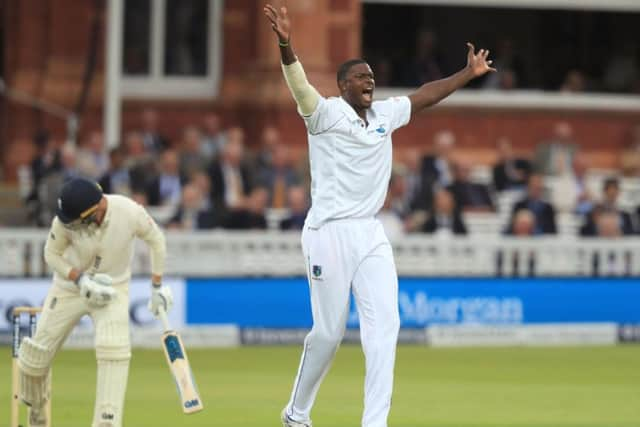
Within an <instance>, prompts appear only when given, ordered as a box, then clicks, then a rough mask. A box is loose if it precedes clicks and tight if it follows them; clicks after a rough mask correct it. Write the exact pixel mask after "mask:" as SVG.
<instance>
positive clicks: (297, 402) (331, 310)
mask: <svg viewBox="0 0 640 427" xmlns="http://www.w3.org/2000/svg"><path fill="white" fill-rule="evenodd" d="M264 13H265V15H266V17H267V19H268V20H269V23H270V24H271V26H272V28H273V31H274V32H275V33H276V36H277V39H278V44H279V48H280V56H281V58H282V71H283V73H284V77H285V80H286V83H287V85H288V86H289V89H290V91H291V93H292V95H293V98H294V99H295V101H296V103H297V105H298V112H299V113H300V115H301V116H302V118H303V120H304V123H305V125H306V128H307V139H308V141H309V162H310V168H311V201H312V203H311V209H310V210H309V213H308V214H307V218H306V221H305V225H304V229H303V231H302V251H303V254H304V259H305V262H306V267H307V275H308V279H309V288H310V293H311V311H312V316H313V327H312V329H311V332H310V333H309V334H308V335H307V337H306V338H305V341H304V349H303V351H302V357H301V360H300V365H299V368H298V374H297V376H296V379H295V382H294V385H293V390H292V392H291V397H290V399H289V402H288V403H287V405H286V407H285V408H284V410H283V412H282V415H281V417H282V423H283V425H284V426H285V427H310V426H311V408H312V407H313V404H314V401H315V399H316V395H317V393H318V389H319V388H320V384H321V382H322V379H323V378H324V376H325V375H326V374H327V372H328V371H329V367H330V365H331V361H332V360H333V357H334V355H335V353H336V351H337V349H338V346H339V344H340V341H341V340H342V337H343V335H344V331H345V327H346V322H347V317H348V314H349V298H350V294H351V293H353V296H354V298H355V302H356V305H357V309H358V316H359V319H360V336H361V341H362V347H363V350H364V355H365V366H366V376H365V380H364V386H365V391H364V414H363V416H362V426H363V427H386V426H387V417H388V415H389V410H390V408H391V393H392V389H393V368H394V363H395V353H396V342H397V338H398V330H399V328H400V316H399V312H398V277H397V273H396V268H395V263H394V260H393V253H392V250H391V245H390V244H389V241H388V239H387V236H386V235H385V233H384V230H383V228H382V224H381V223H380V221H378V220H377V219H376V214H377V213H378V212H379V211H380V208H381V207H382V205H383V203H384V199H385V196H386V194H387V188H388V186H389V179H390V176H391V161H392V143H391V134H392V133H393V132H394V131H395V130H396V129H398V128H400V127H402V126H404V125H406V124H407V123H409V120H410V118H411V116H412V115H413V114H416V113H418V112H419V111H421V110H423V109H425V108H427V107H429V106H432V105H434V104H437V103H438V102H440V101H441V100H442V99H444V98H446V97H447V96H449V95H450V94H451V93H453V92H454V91H455V90H457V89H459V88H461V87H463V86H464V85H466V84H467V83H468V82H469V81H470V80H472V79H474V78H476V77H479V76H481V75H483V74H485V73H487V72H489V71H495V70H494V69H493V68H491V61H490V60H488V59H487V58H488V55H489V51H487V50H480V51H479V52H478V53H477V54H476V52H475V49H474V47H473V45H471V44H468V52H467V65H466V67H465V68H463V69H462V70H460V71H459V72H457V73H456V74H453V75H452V76H450V77H448V78H445V79H442V80H437V81H434V82H430V83H426V84H424V85H422V86H421V87H420V88H418V89H417V90H416V91H415V92H414V93H412V94H410V95H409V96H399V97H394V98H390V99H386V100H383V101H374V100H373V91H374V89H375V81H374V76H373V71H371V68H370V67H369V64H367V63H366V62H365V61H364V60H362V59H355V60H350V61H347V62H345V63H344V64H342V65H341V66H340V67H339V68H338V72H337V83H338V89H339V90H340V96H339V97H331V98H324V97H322V96H321V95H320V94H319V93H318V92H317V91H316V89H315V88H314V87H313V86H311V85H310V84H309V82H308V81H307V78H306V75H305V72H304V69H303V68H302V65H301V64H300V62H299V61H298V58H297V57H296V56H295V54H294V52H293V49H292V47H291V38H290V34H291V33H290V30H291V22H290V19H289V17H288V15H287V10H286V8H284V7H283V8H280V9H276V8H275V7H273V6H271V5H266V6H265V8H264Z"/></svg>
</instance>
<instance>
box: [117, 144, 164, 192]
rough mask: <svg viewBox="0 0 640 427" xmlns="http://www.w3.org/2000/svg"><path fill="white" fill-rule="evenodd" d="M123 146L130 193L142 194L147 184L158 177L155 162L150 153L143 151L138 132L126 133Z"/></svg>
mask: <svg viewBox="0 0 640 427" xmlns="http://www.w3.org/2000/svg"><path fill="white" fill-rule="evenodd" d="M124 146H125V150H126V157H125V158H126V160H125V164H124V167H125V168H127V169H128V170H129V174H130V176H131V181H130V182H131V191H133V192H134V193H144V192H146V191H147V187H148V186H149V183H150V182H151V181H153V180H154V179H155V178H156V177H157V176H158V170H157V168H156V163H157V161H156V159H155V157H154V155H153V154H152V153H150V152H147V151H146V150H145V147H144V140H143V138H142V134H141V133H139V132H129V133H127V134H126V136H125V140H124Z"/></svg>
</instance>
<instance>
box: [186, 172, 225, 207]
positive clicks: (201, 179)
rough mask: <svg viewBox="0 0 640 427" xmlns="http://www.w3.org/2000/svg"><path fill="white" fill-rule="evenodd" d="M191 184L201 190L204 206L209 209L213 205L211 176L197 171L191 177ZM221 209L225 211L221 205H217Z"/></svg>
mask: <svg viewBox="0 0 640 427" xmlns="http://www.w3.org/2000/svg"><path fill="white" fill-rule="evenodd" d="M189 184H193V185H195V186H196V187H198V189H199V190H200V193H201V194H202V195H203V200H204V207H205V208H206V209H209V208H211V207H212V206H213V203H212V202H211V197H210V195H211V178H209V175H208V174H207V173H206V172H196V173H195V174H193V175H191V176H190V177H189ZM217 208H218V210H219V211H221V212H222V211H223V209H222V207H221V206H218V207H217Z"/></svg>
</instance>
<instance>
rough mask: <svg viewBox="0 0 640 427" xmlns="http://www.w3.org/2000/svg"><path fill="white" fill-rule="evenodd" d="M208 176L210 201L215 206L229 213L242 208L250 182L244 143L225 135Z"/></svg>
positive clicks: (238, 138)
mask: <svg viewBox="0 0 640 427" xmlns="http://www.w3.org/2000/svg"><path fill="white" fill-rule="evenodd" d="M239 135H240V134H239ZM209 176H210V177H211V200H212V201H213V203H214V204H215V205H216V206H223V207H224V208H225V209H226V210H231V211H233V210H237V209H241V208H243V207H244V204H245V199H246V197H247V196H248V195H249V193H250V192H251V187H252V181H251V177H250V174H249V169H248V168H247V167H246V165H245V164H244V141H243V140H242V139H240V137H236V136H234V135H232V134H228V135H227V143H226V144H225V146H224V148H223V149H222V153H221V156H220V160H219V161H217V162H215V163H213V164H212V165H211V167H210V168H209Z"/></svg>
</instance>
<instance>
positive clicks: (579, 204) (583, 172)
mask: <svg viewBox="0 0 640 427" xmlns="http://www.w3.org/2000/svg"><path fill="white" fill-rule="evenodd" d="M564 167H565V166H564V165H562V166H559V167H558V176H557V177H556V178H555V180H554V181H553V185H552V186H551V200H552V202H553V206H555V207H556V208H557V209H558V210H559V211H561V212H575V213H577V214H579V215H585V214H587V213H589V212H591V210H592V209H593V205H594V201H593V196H592V194H591V191H590V189H589V185H588V181H587V170H588V163H587V159H586V157H585V156H584V154H581V153H576V154H575V155H574V156H573V160H572V162H571V167H570V168H569V169H568V170H566V171H565V170H564Z"/></svg>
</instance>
